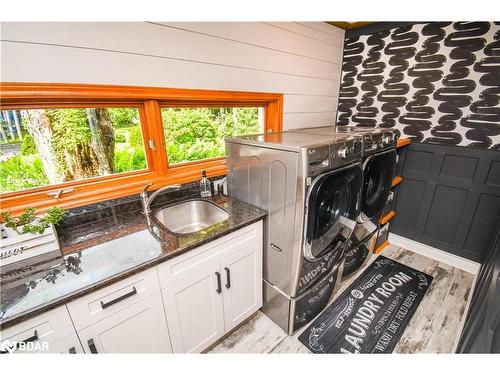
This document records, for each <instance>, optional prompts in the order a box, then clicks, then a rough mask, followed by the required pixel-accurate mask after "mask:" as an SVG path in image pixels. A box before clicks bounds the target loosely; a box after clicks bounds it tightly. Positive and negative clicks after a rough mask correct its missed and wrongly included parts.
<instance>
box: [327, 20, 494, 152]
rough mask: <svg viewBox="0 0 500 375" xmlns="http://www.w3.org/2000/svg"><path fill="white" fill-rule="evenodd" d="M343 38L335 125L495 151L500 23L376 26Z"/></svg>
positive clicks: (414, 139)
mask: <svg viewBox="0 0 500 375" xmlns="http://www.w3.org/2000/svg"><path fill="white" fill-rule="evenodd" d="M356 30H357V29H354V30H352V31H349V32H348V33H347V34H346V37H345V41H344V55H343V56H344V57H343V64H342V79H341V85H340V95H339V104H338V111H337V123H338V124H339V125H352V126H370V127H390V128H393V127H394V128H396V129H398V130H399V131H400V132H401V133H402V134H403V136H405V137H409V138H411V139H412V141H414V142H425V143H434V144H442V145H450V146H451V145H457V146H466V147H471V148H481V149H494V150H500V109H499V108H500V96H499V92H500V23H499V22H427V23H377V24H374V25H370V26H366V27H363V28H360V29H359V30H357V31H356Z"/></svg>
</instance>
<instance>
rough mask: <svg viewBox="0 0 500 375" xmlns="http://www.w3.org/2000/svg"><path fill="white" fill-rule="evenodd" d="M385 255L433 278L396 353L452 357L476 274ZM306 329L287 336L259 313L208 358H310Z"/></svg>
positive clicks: (403, 253) (404, 254)
mask: <svg viewBox="0 0 500 375" xmlns="http://www.w3.org/2000/svg"><path fill="white" fill-rule="evenodd" d="M382 254H383V255H384V256H386V257H388V258H392V259H394V260H397V261H398V262H400V263H403V264H406V265H408V266H410V267H413V268H415V269H417V270H419V271H423V272H425V273H428V274H429V275H432V276H434V280H433V282H432V284H431V286H430V287H429V289H428V290H427V294H426V295H425V297H424V299H423V300H422V302H421V303H420V305H419V306H418V308H417V310H416V312H415V315H413V317H412V319H411V321H410V323H409V324H408V326H407V327H406V329H405V332H404V333H403V336H402V337H401V339H400V340H399V343H398V345H397V346H396V348H395V349H394V353H453V351H454V347H455V344H456V340H457V338H458V335H459V332H460V329H461V325H462V320H463V316H464V313H465V309H466V307H467V303H468V299H469V298H470V295H471V289H472V285H473V282H474V277H475V275H473V274H471V273H468V272H465V271H462V270H460V269H458V268H454V267H452V266H450V265H447V264H444V263H441V262H438V261H436V260H434V259H431V258H427V257H424V256H422V255H419V254H416V253H414V252H412V251H410V250H406V249H403V248H399V247H396V246H392V245H390V246H388V247H386V248H385V249H384V251H383V252H382ZM374 259H375V257H372V259H371V260H372V261H373V260H374ZM354 280H355V277H354V278H351V279H349V280H347V282H345V283H343V284H342V285H341V288H340V290H339V291H338V292H337V295H339V294H340V293H342V291H343V290H344V289H345V288H346V287H348V286H349V284H350V283H351V282H352V281H354ZM304 329H306V327H304V328H303V329H301V330H299V331H298V332H296V333H295V334H294V335H293V336H288V335H287V334H286V333H285V332H283V330H282V329H281V328H279V327H278V326H277V325H276V324H274V323H273V322H272V321H271V320H270V319H269V318H268V317H267V316H265V315H264V314H263V313H261V312H260V311H259V313H258V314H257V315H256V316H255V317H254V318H252V319H251V320H250V321H248V322H247V323H245V324H244V325H243V326H242V327H240V328H239V329H238V330H237V331H235V332H233V333H232V334H231V335H230V336H228V337H227V338H226V339H224V340H223V341H222V342H220V343H219V344H218V345H217V346H215V347H214V348H213V349H212V350H211V351H210V352H209V353H310V352H309V350H308V349H307V348H306V347H305V346H304V345H302V344H301V343H300V342H299V340H298V339H297V337H298V336H299V335H300V334H301V333H302V331H303V330H304Z"/></svg>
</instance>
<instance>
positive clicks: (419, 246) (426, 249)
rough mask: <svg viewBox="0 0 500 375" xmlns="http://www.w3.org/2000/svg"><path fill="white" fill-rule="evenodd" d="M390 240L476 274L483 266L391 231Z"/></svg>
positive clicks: (394, 243)
mask: <svg viewBox="0 0 500 375" xmlns="http://www.w3.org/2000/svg"><path fill="white" fill-rule="evenodd" d="M389 242H390V243H391V244H393V245H396V246H400V247H403V248H405V249H407V250H411V251H413V252H415V253H417V254H420V255H423V256H426V257H429V258H432V259H435V260H437V261H439V262H443V263H446V264H448V265H450V266H452V267H455V268H459V269H461V270H464V271H466V272H470V273H472V274H474V275H477V273H478V272H479V267H480V266H481V264H479V263H477V262H474V261H472V260H469V259H465V258H462V257H460V256H458V255H453V254H450V253H448V252H446V251H443V250H439V249H436V248H435V247H432V246H429V245H425V244H423V243H421V242H417V241H414V240H410V239H409V238H406V237H402V236H399V235H397V234H394V233H389Z"/></svg>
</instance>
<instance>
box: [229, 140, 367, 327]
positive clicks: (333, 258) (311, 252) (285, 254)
mask: <svg viewBox="0 0 500 375" xmlns="http://www.w3.org/2000/svg"><path fill="white" fill-rule="evenodd" d="M361 155H362V142H361V138H360V137H358V136H351V135H345V134H344V135H341V134H339V135H337V136H335V137H333V138H332V139H329V140H328V141H325V137H323V136H320V135H315V134H300V133H293V132H283V133H268V134H262V135H251V136H242V137H235V138H228V139H226V156H227V165H228V180H227V181H228V193H229V195H230V196H232V197H235V198H238V199H240V200H243V201H245V202H248V203H250V204H253V205H255V206H258V207H261V208H263V209H265V210H267V212H268V216H267V217H266V219H265V222H264V273H263V274H264V288H263V289H264V305H263V308H262V311H263V312H264V313H265V314H266V315H267V316H269V317H270V318H271V319H272V320H273V321H274V322H275V323H276V324H278V325H279V326H280V327H281V328H283V329H284V330H285V331H286V332H288V333H289V334H292V333H293V332H295V331H296V330H297V329H299V328H300V327H302V326H303V325H305V324H306V323H308V322H310V321H311V320H312V319H313V318H314V317H315V316H316V315H317V314H318V313H319V312H320V311H322V310H323V308H325V307H326V306H327V304H328V302H329V301H330V298H331V297H332V295H333V294H334V292H335V291H336V290H337V288H338V285H339V281H340V279H341V275H342V267H343V262H344V258H345V252H346V250H347V246H348V245H349V239H350V236H351V234H352V231H353V229H354V227H355V225H356V219H357V217H358V215H359V207H360V205H359V202H360V198H361V188H362V170H361Z"/></svg>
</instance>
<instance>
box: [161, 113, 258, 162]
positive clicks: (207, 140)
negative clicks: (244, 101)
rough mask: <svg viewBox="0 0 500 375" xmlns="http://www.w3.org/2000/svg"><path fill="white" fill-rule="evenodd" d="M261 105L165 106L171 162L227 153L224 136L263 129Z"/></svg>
mask: <svg viewBox="0 0 500 375" xmlns="http://www.w3.org/2000/svg"><path fill="white" fill-rule="evenodd" d="M263 113H264V111H263V108H259V107H240V108H236V107H222V108H221V107H197V108H192V107H181V108H174V107H168V108H162V109H161V115H162V120H163V130H164V134H165V144H166V147H167V157H168V163H169V164H170V165H172V164H177V163H183V162H189V161H196V160H202V159H208V158H214V157H219V156H224V155H225V145H224V138H226V137H229V136H237V135H246V134H256V133H263V131H264V115H263Z"/></svg>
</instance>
